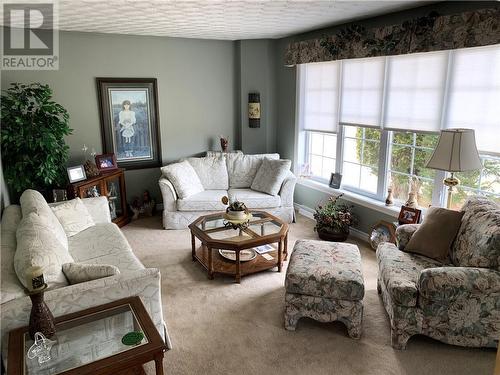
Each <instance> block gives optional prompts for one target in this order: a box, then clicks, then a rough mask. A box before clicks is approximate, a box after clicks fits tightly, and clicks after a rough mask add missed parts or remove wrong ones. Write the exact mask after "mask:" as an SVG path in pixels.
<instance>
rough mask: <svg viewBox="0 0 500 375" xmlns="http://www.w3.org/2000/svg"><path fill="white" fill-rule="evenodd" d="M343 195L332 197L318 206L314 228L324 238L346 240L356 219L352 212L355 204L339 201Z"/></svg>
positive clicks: (327, 239)
mask: <svg viewBox="0 0 500 375" xmlns="http://www.w3.org/2000/svg"><path fill="white" fill-rule="evenodd" d="M342 195H343V194H340V195H339V196H337V197H330V198H329V199H328V202H327V203H326V204H325V205H323V206H321V205H320V206H318V207H317V208H316V211H315V212H314V219H315V220H316V225H315V227H314V230H315V231H316V232H318V236H319V238H321V239H322V240H326V241H336V242H341V241H345V240H346V239H347V237H348V236H349V228H350V227H351V226H352V225H354V223H355V221H356V218H355V216H354V215H353V213H352V208H353V206H350V205H347V204H344V203H339V202H338V200H339V199H340V197H342Z"/></svg>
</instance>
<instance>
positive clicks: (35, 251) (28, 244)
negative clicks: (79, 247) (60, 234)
mask: <svg viewBox="0 0 500 375" xmlns="http://www.w3.org/2000/svg"><path fill="white" fill-rule="evenodd" d="M16 240H17V249H16V254H15V255H14V268H15V270H16V274H17V277H18V279H19V281H20V282H21V283H22V284H23V285H24V286H25V287H27V285H28V283H27V282H26V271H27V270H28V268H30V267H32V266H38V267H41V268H42V269H43V274H44V278H45V282H46V283H47V284H48V285H49V287H51V288H55V287H60V286H65V285H68V282H67V280H66V277H65V276H64V273H63V272H62V265H63V264H64V263H68V262H73V258H72V257H71V255H70V254H69V252H68V250H67V249H66V248H65V247H64V246H63V245H62V244H61V243H60V242H59V241H58V239H57V238H56V236H55V234H54V232H53V230H52V227H51V224H50V221H49V220H48V218H47V216H45V215H44V214H37V213H36V212H31V213H30V214H28V215H27V216H23V219H22V220H21V223H20V224H19V227H18V229H17V232H16Z"/></svg>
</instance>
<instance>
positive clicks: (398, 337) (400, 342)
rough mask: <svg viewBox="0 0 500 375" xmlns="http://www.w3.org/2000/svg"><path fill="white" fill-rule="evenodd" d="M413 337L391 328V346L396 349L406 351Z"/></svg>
mask: <svg viewBox="0 0 500 375" xmlns="http://www.w3.org/2000/svg"><path fill="white" fill-rule="evenodd" d="M410 337H411V335H409V334H408V333H406V332H402V331H398V330H396V329H394V328H392V327H391V345H392V347H393V348H394V349H397V350H405V349H406V344H407V343H408V340H409V339H410Z"/></svg>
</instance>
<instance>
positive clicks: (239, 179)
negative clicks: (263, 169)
mask: <svg viewBox="0 0 500 375" xmlns="http://www.w3.org/2000/svg"><path fill="white" fill-rule="evenodd" d="M265 158H267V159H279V158H280V155H279V154H256V155H244V154H227V155H226V161H227V173H228V174H229V186H230V187H231V188H233V189H237V188H249V187H250V186H251V185H252V182H253V180H254V178H255V175H256V174H257V171H258V170H259V168H260V166H261V164H262V160H264V159H265Z"/></svg>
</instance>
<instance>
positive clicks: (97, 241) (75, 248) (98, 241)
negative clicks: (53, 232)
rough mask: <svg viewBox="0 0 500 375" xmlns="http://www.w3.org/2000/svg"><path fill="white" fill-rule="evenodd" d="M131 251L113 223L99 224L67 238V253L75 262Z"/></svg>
mask: <svg viewBox="0 0 500 375" xmlns="http://www.w3.org/2000/svg"><path fill="white" fill-rule="evenodd" d="M124 251H132V249H131V248H130V245H129V243H128V241H127V239H126V238H125V236H124V235H123V233H122V231H121V230H120V228H118V226H117V225H116V224H114V223H100V224H96V225H95V226H93V227H90V228H88V229H86V230H84V231H82V232H80V233H78V234H76V235H74V236H73V237H70V238H69V252H70V254H71V256H72V257H73V258H74V260H75V262H79V263H81V262H85V261H87V260H89V259H94V258H99V257H102V256H104V255H113V256H115V255H116V254H121V253H122V252H124Z"/></svg>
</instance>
